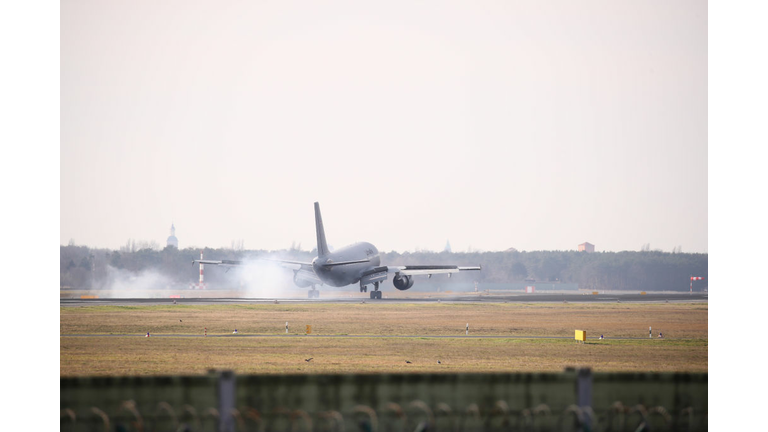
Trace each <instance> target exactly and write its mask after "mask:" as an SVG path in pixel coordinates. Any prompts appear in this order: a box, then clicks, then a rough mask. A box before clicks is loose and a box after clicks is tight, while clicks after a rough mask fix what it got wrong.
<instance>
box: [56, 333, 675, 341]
mask: <svg viewBox="0 0 768 432" xmlns="http://www.w3.org/2000/svg"><path fill="white" fill-rule="evenodd" d="M59 337H74V338H93V337H109V338H115V337H146V335H143V334H63V335H59ZM150 337H159V338H334V339H568V340H573V336H472V335H302V334H253V335H249V334H242V333H240V334H209V335H201V334H152V335H150ZM587 339H589V340H600V338H599V337H587ZM645 339H648V340H655V338H644V337H613V338H610V340H645ZM603 340H609V338H604V339H603ZM660 340H663V339H660Z"/></svg>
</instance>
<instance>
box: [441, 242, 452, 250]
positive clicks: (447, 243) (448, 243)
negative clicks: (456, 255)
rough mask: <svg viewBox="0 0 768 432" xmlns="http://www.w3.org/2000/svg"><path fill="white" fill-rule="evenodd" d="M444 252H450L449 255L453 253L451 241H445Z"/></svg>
mask: <svg viewBox="0 0 768 432" xmlns="http://www.w3.org/2000/svg"><path fill="white" fill-rule="evenodd" d="M443 252H448V253H451V252H452V251H451V242H450V241H448V240H446V241H445V249H443Z"/></svg>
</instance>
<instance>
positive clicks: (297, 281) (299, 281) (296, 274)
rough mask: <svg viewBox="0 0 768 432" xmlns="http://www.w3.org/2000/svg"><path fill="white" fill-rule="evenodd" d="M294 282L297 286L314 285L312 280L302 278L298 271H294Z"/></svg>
mask: <svg viewBox="0 0 768 432" xmlns="http://www.w3.org/2000/svg"><path fill="white" fill-rule="evenodd" d="M293 283H295V284H296V286H297V287H299V288H306V287H308V286H310V285H312V282H311V281H308V280H306V279H302V278H300V277H299V272H298V271H297V272H294V273H293Z"/></svg>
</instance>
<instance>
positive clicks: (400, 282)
mask: <svg viewBox="0 0 768 432" xmlns="http://www.w3.org/2000/svg"><path fill="white" fill-rule="evenodd" d="M392 284H393V285H395V288H397V289H399V290H400V291H405V290H407V289H408V288H410V287H412V286H413V276H407V275H402V276H401V275H400V274H398V275H397V276H395V277H394V278H393V279H392Z"/></svg>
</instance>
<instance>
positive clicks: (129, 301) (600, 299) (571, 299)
mask: <svg viewBox="0 0 768 432" xmlns="http://www.w3.org/2000/svg"><path fill="white" fill-rule="evenodd" d="M191 295H192V294H191ZM385 296H386V293H385ZM174 301H175V302H176V304H189V305H248V304H253V305H256V304H313V303H341V304H344V303H346V304H355V303H362V302H365V303H366V304H414V303H418V304H424V303H475V304H484V303H564V302H565V303H659V302H662V303H663V302H686V303H688V302H707V301H708V294H707V293H648V294H636V293H635V294H613V293H611V294H597V295H592V294H582V293H579V294H571V293H567V294H562V293H547V294H517V293H516V294H501V295H478V294H473V295H458V296H451V297H448V296H430V297H427V296H422V297H407V298H406V297H398V298H386V297H385V298H383V299H381V300H372V299H370V298H369V297H368V296H367V295H366V294H364V293H361V294H360V297H359V298H355V297H335V298H334V297H331V298H319V299H306V298H202V297H197V298H174V299H172V298H95V299H92V298H89V299H80V298H61V299H59V305H60V306H63V307H70V306H139V305H143V306H152V305H169V304H174Z"/></svg>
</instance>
